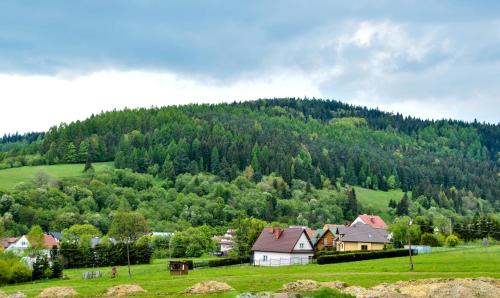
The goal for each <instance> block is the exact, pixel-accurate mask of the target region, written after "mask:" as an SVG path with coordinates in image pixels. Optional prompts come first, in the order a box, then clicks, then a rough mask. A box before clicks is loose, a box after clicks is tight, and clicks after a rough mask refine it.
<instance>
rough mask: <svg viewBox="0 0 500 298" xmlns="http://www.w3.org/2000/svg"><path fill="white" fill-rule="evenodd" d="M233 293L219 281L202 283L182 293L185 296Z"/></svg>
mask: <svg viewBox="0 0 500 298" xmlns="http://www.w3.org/2000/svg"><path fill="white" fill-rule="evenodd" d="M227 291H234V289H233V288H232V287H231V286H230V285H228V284H227V283H224V282H219V281H213V280H209V281H202V282H199V283H197V284H195V285H193V286H191V287H189V288H187V289H186V290H185V291H184V293H186V294H208V293H219V292H227Z"/></svg>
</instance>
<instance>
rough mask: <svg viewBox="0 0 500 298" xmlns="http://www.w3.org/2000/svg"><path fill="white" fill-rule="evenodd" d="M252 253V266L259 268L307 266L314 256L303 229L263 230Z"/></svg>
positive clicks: (305, 231) (309, 241)
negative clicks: (258, 266)
mask: <svg viewBox="0 0 500 298" xmlns="http://www.w3.org/2000/svg"><path fill="white" fill-rule="evenodd" d="M252 251H253V263H254V265H260V266H283V265H296V264H297V265H298V264H309V263H310V262H311V260H312V257H313V255H314V249H313V246H312V243H311V240H310V238H309V236H308V234H307V230H306V229H304V228H270V227H268V228H264V229H263V230H262V232H261V233H260V236H259V238H257V241H255V244H254V245H253V246H252Z"/></svg>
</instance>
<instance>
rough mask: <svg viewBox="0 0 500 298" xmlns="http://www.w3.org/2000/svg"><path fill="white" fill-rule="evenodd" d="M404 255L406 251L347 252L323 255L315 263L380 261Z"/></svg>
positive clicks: (406, 253)
mask: <svg viewBox="0 0 500 298" xmlns="http://www.w3.org/2000/svg"><path fill="white" fill-rule="evenodd" d="M406 255H408V250H407V249H396V250H374V251H358V252H349V253H343V254H333V255H323V256H320V257H318V258H317V263H318V264H320V265H323V264H331V263H343V262H355V261H362V260H372V259H381V258H395V257H402V256H406Z"/></svg>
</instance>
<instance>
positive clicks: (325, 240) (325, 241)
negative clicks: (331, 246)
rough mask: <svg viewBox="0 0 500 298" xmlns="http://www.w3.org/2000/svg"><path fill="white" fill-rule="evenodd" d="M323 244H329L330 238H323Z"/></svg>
mask: <svg viewBox="0 0 500 298" xmlns="http://www.w3.org/2000/svg"><path fill="white" fill-rule="evenodd" d="M323 245H328V239H327V238H326V237H325V238H323Z"/></svg>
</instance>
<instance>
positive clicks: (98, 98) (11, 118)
mask: <svg viewBox="0 0 500 298" xmlns="http://www.w3.org/2000/svg"><path fill="white" fill-rule="evenodd" d="M321 95H322V94H321V92H320V91H319V90H318V88H317V86H316V85H315V84H314V82H312V81H311V80H310V79H309V78H308V77H307V76H304V75H303V74H300V73H293V74H292V73H290V72H288V71H286V70H281V71H275V72H273V73H269V74H265V75H263V76H259V77H247V78H245V79H244V80H241V81H236V82H234V83H233V84H229V85H227V84H224V85H219V84H217V83H216V82H210V81H206V80H205V81H198V80H193V79H186V78H183V77H182V76H179V75H177V74H175V73H171V72H146V71H117V70H106V71H99V72H94V73H90V74H86V75H80V76H71V77H67V76H49V75H10V74H0V98H2V109H1V110H0V121H1V123H2V125H1V126H0V135H1V134H4V133H13V132H16V131H19V132H27V131H45V130H47V129H48V128H50V127H51V126H53V125H57V124H59V123H61V122H65V123H69V122H72V121H76V120H83V119H85V118H87V117H89V116H90V115H91V114H96V113H99V112H100V111H110V110H113V109H123V108H125V107H128V108H136V107H151V106H165V105H180V104H187V103H216V102H232V101H243V100H249V99H257V98H267V97H273V96H278V97H305V96H317V97H320V96H321Z"/></svg>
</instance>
